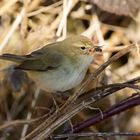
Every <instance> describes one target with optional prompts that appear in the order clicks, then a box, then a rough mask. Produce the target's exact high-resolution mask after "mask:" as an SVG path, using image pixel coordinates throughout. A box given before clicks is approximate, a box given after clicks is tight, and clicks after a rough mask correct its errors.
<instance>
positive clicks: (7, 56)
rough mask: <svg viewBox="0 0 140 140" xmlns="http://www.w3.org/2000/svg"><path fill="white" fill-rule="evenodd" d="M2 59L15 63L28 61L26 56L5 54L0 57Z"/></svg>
mask: <svg viewBox="0 0 140 140" xmlns="http://www.w3.org/2000/svg"><path fill="white" fill-rule="evenodd" d="M0 59H4V60H9V61H13V62H23V61H25V60H27V56H26V55H15V54H3V55H0Z"/></svg>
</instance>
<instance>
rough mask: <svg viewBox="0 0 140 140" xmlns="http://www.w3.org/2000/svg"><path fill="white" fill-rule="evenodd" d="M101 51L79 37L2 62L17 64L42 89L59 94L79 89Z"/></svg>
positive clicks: (4, 56) (7, 56)
mask: <svg viewBox="0 0 140 140" xmlns="http://www.w3.org/2000/svg"><path fill="white" fill-rule="evenodd" d="M101 51H102V50H101V49H100V47H96V46H94V45H93V43H92V42H91V40H90V39H88V38H87V37H85V36H82V35H79V36H72V37H68V38H66V39H65V40H63V41H59V42H55V43H51V44H47V45H45V46H44V47H42V48H41V49H38V50H36V51H34V52H32V53H30V54H27V55H15V54H3V55H1V56H0V59H5V60H9V61H14V62H16V63H17V65H16V67H15V68H16V69H21V70H24V71H26V72H27V74H28V75H29V77H31V79H32V80H33V81H35V82H36V84H37V85H38V86H39V87H40V88H41V89H43V90H45V91H47V92H53V93H57V92H65V91H67V90H70V89H73V88H75V87H77V86H78V85H79V84H80V83H81V82H82V81H83V79H84V77H85V75H86V73H87V70H88V68H89V66H90V64H91V63H92V62H93V61H94V56H95V55H96V53H98V52H101Z"/></svg>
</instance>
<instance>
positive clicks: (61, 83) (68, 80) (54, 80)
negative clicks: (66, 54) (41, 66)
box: [29, 58, 92, 92]
mask: <svg viewBox="0 0 140 140" xmlns="http://www.w3.org/2000/svg"><path fill="white" fill-rule="evenodd" d="M91 62H92V59H91V58H90V59H82V60H79V62H78V63H77V64H76V65H75V64H72V63H71V61H66V62H64V64H63V65H62V66H59V67H58V68H56V69H53V70H48V71H46V72H31V73H30V72H29V75H30V76H31V78H32V79H33V80H34V81H35V82H36V83H37V85H38V86H39V87H40V88H41V89H44V90H45V91H47V92H57V91H60V92H64V91H66V90H69V89H72V88H74V87H76V86H78V85H79V84H80V83H81V82H82V80H83V79H84V77H85V74H86V72H87V69H88V67H89V65H90V63H91Z"/></svg>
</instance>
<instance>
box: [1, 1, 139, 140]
mask: <svg viewBox="0 0 140 140" xmlns="http://www.w3.org/2000/svg"><path fill="white" fill-rule="evenodd" d="M79 34H83V35H85V36H87V37H89V38H91V39H92V41H93V43H94V44H96V45H100V46H102V49H103V57H102V58H101V59H100V58H99V62H98V63H97V65H96V66H95V65H94V67H95V69H96V68H97V67H98V66H100V65H101V64H102V63H103V62H105V61H106V60H108V59H109V58H110V57H111V56H113V55H114V54H116V53H117V52H118V51H120V50H122V49H124V48H126V47H127V46H128V45H130V44H131V43H136V44H137V45H138V46H139V44H140V0H1V1H0V54H3V53H13V54H28V53H30V52H32V51H34V50H36V49H38V48H40V47H42V46H43V45H45V44H48V43H51V42H55V41H59V40H63V39H64V38H66V37H67V36H71V35H79ZM14 65H15V64H14V63H12V62H8V61H3V60H0V125H3V124H5V123H8V122H10V121H13V120H19V119H24V120H30V119H32V118H37V117H41V116H43V115H44V114H47V113H48V112H50V110H53V109H54V104H53V99H52V97H51V96H50V95H49V94H48V93H45V92H44V91H40V90H38V88H37V87H36V85H35V83H34V82H33V81H32V80H31V79H29V78H28V76H27V75H26V73H25V72H23V71H21V70H15V69H14ZM105 73H106V76H105V81H104V84H112V83H119V82H124V81H127V80H129V79H131V78H134V77H137V76H139V75H140V52H139V48H137V50H134V51H133V50H132V51H131V52H130V53H127V54H126V55H124V56H123V57H121V58H120V59H118V61H116V62H115V63H113V64H112V65H110V66H109V67H108V68H107V69H106V70H105ZM133 93H135V91H134V90H130V89H127V88H126V89H124V90H122V91H120V92H118V93H117V94H114V95H112V96H110V97H108V98H106V99H104V100H103V101H101V102H99V103H97V104H96V105H94V106H97V107H98V108H100V109H101V110H104V109H107V108H108V107H109V106H111V105H113V104H115V103H116V102H118V101H120V100H122V99H125V98H126V97H128V96H130V95H132V94H133ZM98 112H99V111H98V110H90V109H86V110H85V111H83V112H81V113H79V114H78V115H77V116H75V117H74V118H73V119H71V123H72V124H73V125H74V124H76V123H77V122H80V121H82V120H85V119H87V118H88V117H90V116H92V115H94V114H96V113H98ZM35 126H37V123H36V124H33V125H32V126H27V125H24V124H23V125H21V126H18V127H15V126H14V125H11V126H10V127H7V128H5V129H4V130H0V140H18V139H20V138H21V137H23V136H25V135H26V134H27V132H28V131H30V130H33V128H34V127H35ZM17 128H18V129H17ZM86 130H88V131H91V132H100V131H101V132H102V131H105V132H112V131H113V132H127V131H129V132H140V107H139V106H137V107H135V108H133V109H130V110H128V111H125V112H123V113H121V114H119V115H117V116H115V117H113V118H109V119H107V120H105V121H103V122H101V123H99V124H98V125H96V126H91V127H90V128H88V129H86ZM81 139H82V138H81ZM84 139H93V138H84ZM95 139H96V140H97V139H101V138H95ZM110 139H111V140H114V139H115V140H139V139H140V137H114V138H110Z"/></svg>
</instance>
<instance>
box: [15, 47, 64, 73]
mask: <svg viewBox="0 0 140 140" xmlns="http://www.w3.org/2000/svg"><path fill="white" fill-rule="evenodd" d="M63 58H64V56H63V54H62V53H61V52H60V51H59V49H57V48H55V49H54V48H53V47H52V48H51V47H48V48H42V49H40V50H37V51H35V52H33V53H31V54H30V55H28V59H27V60H25V61H23V62H22V63H21V64H20V65H18V66H17V68H18V69H23V70H32V71H47V70H52V69H56V68H58V67H59V66H60V65H61V63H62V61H63Z"/></svg>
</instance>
